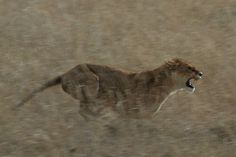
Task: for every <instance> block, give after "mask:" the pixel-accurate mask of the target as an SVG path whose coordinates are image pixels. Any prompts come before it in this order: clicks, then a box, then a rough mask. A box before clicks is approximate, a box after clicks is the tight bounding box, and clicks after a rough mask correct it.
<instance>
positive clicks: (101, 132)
mask: <svg viewBox="0 0 236 157" xmlns="http://www.w3.org/2000/svg"><path fill="white" fill-rule="evenodd" d="M0 56H1V57H0V98H1V101H0V108H1V109H0V156H1V157H235V156H236V104H235V103H236V91H235V84H236V72H235V69H236V1H235V0H208V1H206V0H178V1H175V0H136V1H135V0H66V1H65V0H0ZM173 57H182V58H185V59H187V60H189V61H191V62H192V63H193V64H194V65H196V66H197V67H198V68H199V69H202V71H203V72H204V75H205V77H204V79H203V80H202V81H200V82H199V83H198V85H197V91H196V92H195V93H194V94H192V95H191V94H188V93H186V92H180V93H178V94H176V95H174V96H172V97H171V98H170V99H169V100H168V101H167V103H166V104H165V106H164V108H162V110H161V111H160V113H159V115H158V117H157V118H156V119H155V120H142V121H141V120H140V121H138V120H130V121H123V120H116V121H115V122H113V123H112V124H110V125H109V126H104V124H103V122H91V123H89V124H86V123H85V121H84V120H83V119H82V118H81V117H80V116H79V115H78V112H77V109H78V106H77V102H76V101H75V100H73V99H72V98H71V97H70V96H69V95H67V94H65V93H64V92H62V90H61V88H60V87H53V88H51V89H49V90H46V91H45V92H43V93H41V94H39V95H37V97H35V98H34V99H32V101H30V102H28V103H27V104H26V105H25V106H24V107H22V109H21V110H19V111H16V112H15V111H12V110H11V109H10V108H11V107H12V106H14V105H15V104H16V103H17V102H19V101H20V100H21V99H22V98H23V97H24V96H25V95H27V94H28V93H29V92H30V91H32V90H33V89H34V88H37V87H38V86H40V84H42V83H44V82H45V81H46V80H48V79H51V78H53V77H54V76H57V75H59V74H62V73H64V72H65V71H67V70H68V69H70V68H72V67H73V66H75V65H77V64H79V63H84V62H89V63H98V64H108V65H112V66H115V67H119V68H123V69H127V70H134V71H139V70H145V69H150V68H154V67H157V66H159V65H160V64H162V63H163V62H164V61H165V60H168V59H171V58H173Z"/></svg>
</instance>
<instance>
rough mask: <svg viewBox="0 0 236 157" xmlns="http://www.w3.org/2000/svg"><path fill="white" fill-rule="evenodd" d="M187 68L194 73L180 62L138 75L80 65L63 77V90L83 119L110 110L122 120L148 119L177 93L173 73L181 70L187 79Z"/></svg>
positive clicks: (173, 61)
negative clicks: (75, 103)
mask: <svg viewBox="0 0 236 157" xmlns="http://www.w3.org/2000/svg"><path fill="white" fill-rule="evenodd" d="M186 67H188V68H192V69H193V70H196V69H195V68H194V67H192V66H190V65H189V64H187V63H186V62H184V61H182V60H180V59H175V60H172V61H169V62H166V63H165V64H163V65H162V66H160V67H159V68H156V69H154V70H150V71H144V72H139V73H132V72H131V73H129V72H124V71H121V70H117V69H114V68H112V67H108V66H101V65H92V64H82V65H78V66H76V67H75V68H73V69H72V70H70V71H69V72H67V73H66V74H64V75H63V76H62V87H63V89H64V91H65V92H67V93H68V94H70V95H72V96H73V97H74V98H76V99H78V100H79V101H80V112H81V114H82V115H83V114H85V113H90V114H92V115H99V114H102V113H103V110H104V109H107V108H109V109H110V110H112V111H115V112H117V113H119V114H121V115H125V116H132V117H149V116H151V115H153V113H155V112H156V111H157V110H159V109H160V108H158V107H159V106H160V104H161V103H162V102H164V100H166V98H167V97H168V96H169V95H170V94H171V93H172V92H174V91H176V90H178V88H179V86H176V85H177V83H178V82H175V79H173V78H172V74H173V72H176V71H177V70H178V69H181V68H182V69H181V71H180V73H182V74H183V75H189V74H188V73H189V72H187V71H184V70H185V69H184V68H186ZM186 69H187V68H186ZM183 79H184V81H186V78H184V77H183ZM181 86H182V84H181ZM84 116H86V115H84Z"/></svg>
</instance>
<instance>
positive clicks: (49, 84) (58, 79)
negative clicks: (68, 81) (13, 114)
mask: <svg viewBox="0 0 236 157" xmlns="http://www.w3.org/2000/svg"><path fill="white" fill-rule="evenodd" d="M60 83H61V76H58V77H56V78H54V79H52V80H50V81H48V82H46V83H45V84H43V85H42V86H41V87H39V88H37V89H35V90H34V91H33V92H31V93H30V94H29V95H28V96H26V97H25V98H24V99H23V100H22V101H21V102H20V103H18V104H17V105H16V107H21V106H23V105H24V103H26V102H27V101H29V100H30V99H32V98H33V97H34V96H35V95H36V94H37V93H39V92H42V91H43V90H45V89H47V88H49V87H52V86H55V85H58V84H60Z"/></svg>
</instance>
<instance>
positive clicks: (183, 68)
mask: <svg viewBox="0 0 236 157" xmlns="http://www.w3.org/2000/svg"><path fill="white" fill-rule="evenodd" d="M166 65H167V66H168V68H169V70H170V71H171V75H172V79H173V80H174V82H175V85H176V88H177V89H185V90H187V91H190V92H194V91H195V86H194V84H193V81H197V80H199V79H201V78H202V75H203V73H202V72H201V71H199V70H197V69H196V68H195V67H193V66H192V65H190V64H188V63H187V62H185V61H184V60H182V59H179V58H176V59H173V60H171V61H168V62H167V63H166Z"/></svg>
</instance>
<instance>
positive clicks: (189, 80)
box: [186, 78, 195, 89]
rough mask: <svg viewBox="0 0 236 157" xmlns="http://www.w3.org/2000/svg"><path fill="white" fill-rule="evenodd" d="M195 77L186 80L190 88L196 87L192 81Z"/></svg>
mask: <svg viewBox="0 0 236 157" xmlns="http://www.w3.org/2000/svg"><path fill="white" fill-rule="evenodd" d="M193 79H194V78H190V79H188V80H187V81H186V86H187V87H189V88H191V89H194V88H195V86H194V85H193V83H192V80H193Z"/></svg>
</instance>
